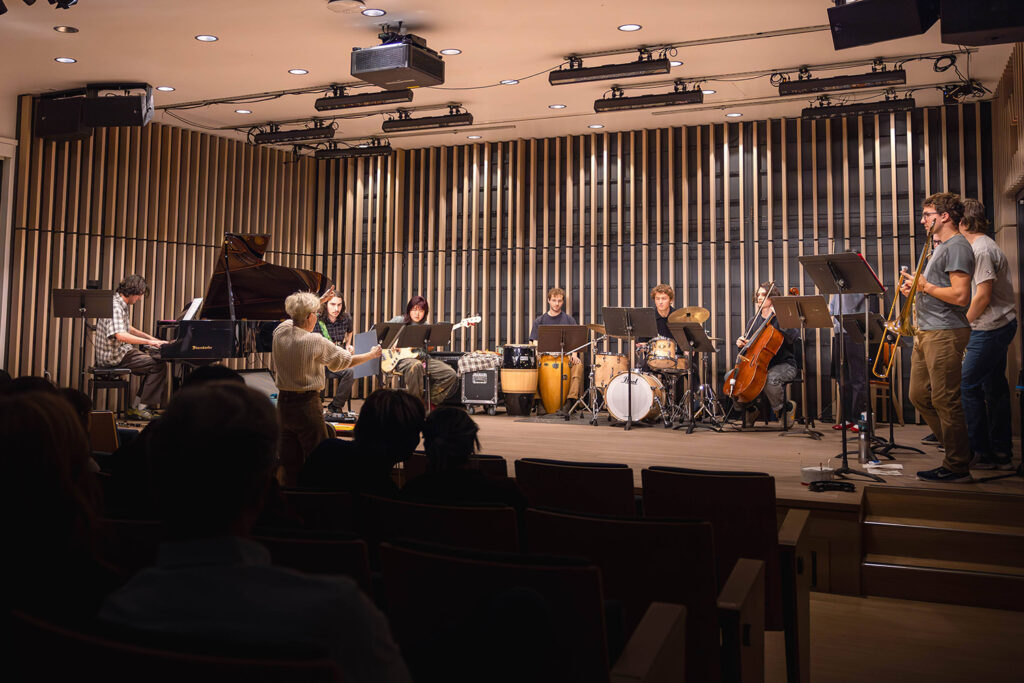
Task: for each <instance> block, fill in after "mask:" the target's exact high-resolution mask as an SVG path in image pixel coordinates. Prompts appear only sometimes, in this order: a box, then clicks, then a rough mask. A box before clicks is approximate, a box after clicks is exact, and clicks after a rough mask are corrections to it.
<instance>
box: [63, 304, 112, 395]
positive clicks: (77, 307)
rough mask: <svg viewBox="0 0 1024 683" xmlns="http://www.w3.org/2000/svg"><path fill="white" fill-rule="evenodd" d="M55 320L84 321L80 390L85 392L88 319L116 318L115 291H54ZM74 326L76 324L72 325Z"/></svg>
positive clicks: (79, 374) (79, 377)
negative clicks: (71, 319) (74, 319)
mask: <svg viewBox="0 0 1024 683" xmlns="http://www.w3.org/2000/svg"><path fill="white" fill-rule="evenodd" d="M51 299H52V301H51V306H50V307H51V308H52V309H53V317H54V318H78V319H80V320H81V321H82V343H81V346H80V347H79V348H80V351H81V355H80V356H79V358H80V359H81V362H82V367H81V370H80V371H79V373H78V390H79V391H82V392H84V391H85V368H86V367H87V363H86V362H85V330H86V328H87V327H88V326H89V325H88V323H87V322H86V319H87V318H113V317H114V291H113V290H112V289H54V290H52V292H51ZM72 325H74V323H72Z"/></svg>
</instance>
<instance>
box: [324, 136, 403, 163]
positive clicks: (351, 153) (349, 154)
mask: <svg viewBox="0 0 1024 683" xmlns="http://www.w3.org/2000/svg"><path fill="white" fill-rule="evenodd" d="M329 144H330V146H329V147H325V148H323V149H318V150H316V151H315V152H313V156H314V157H316V158H317V159H359V158H366V157H386V156H389V155H390V154H391V151H392V150H391V144H390V143H384V144H381V143H380V141H378V140H374V141H372V142H370V143H369V144H361V145H356V146H355V147H338V146H337V145H336V144H335V143H333V142H332V143H329Z"/></svg>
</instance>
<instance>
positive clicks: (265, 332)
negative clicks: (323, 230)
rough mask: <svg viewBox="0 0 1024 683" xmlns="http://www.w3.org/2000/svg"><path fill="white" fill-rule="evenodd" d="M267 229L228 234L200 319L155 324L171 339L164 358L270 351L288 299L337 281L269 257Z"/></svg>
mask: <svg viewBox="0 0 1024 683" xmlns="http://www.w3.org/2000/svg"><path fill="white" fill-rule="evenodd" d="M267 238H268V235H236V234H232V233H228V234H226V235H224V245H223V247H222V248H221V252H220V255H219V256H218V258H217V262H216V264H215V265H214V270H213V275H212V277H210V283H209V285H208V286H207V288H206V296H205V297H203V305H202V308H201V309H200V311H199V314H198V316H197V318H198V319H196V320H173V321H165V322H161V323H158V324H157V336H158V337H160V338H162V339H167V340H169V343H167V344H164V345H163V346H161V347H160V355H161V357H162V358H164V359H166V360H170V361H184V362H192V363H195V364H202V363H203V362H207V363H208V362H211V361H215V360H221V359H223V358H241V357H243V356H247V355H249V354H251V353H258V352H260V351H270V350H271V342H272V340H273V333H274V328H275V327H277V325H278V323H279V322H281V320H283V319H284V318H286V317H288V314H287V313H285V310H284V300H285V298H286V297H287V296H288V295H289V294H293V293H294V292H298V291H309V292H313V293H314V294H316V295H317V296H319V297H321V298H322V297H323V296H325V295H326V294H327V293H328V292H329V291H331V289H333V287H334V285H333V283H332V282H331V281H330V280H329V279H327V277H326V276H324V275H323V274H322V273H317V272H314V271H311V270H302V269H299V268H287V267H285V266H277V265H274V264H273V263H267V262H266V261H265V260H264V259H263V255H264V254H265V253H266V251H267V244H268V242H267Z"/></svg>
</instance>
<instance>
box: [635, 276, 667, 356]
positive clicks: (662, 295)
mask: <svg viewBox="0 0 1024 683" xmlns="http://www.w3.org/2000/svg"><path fill="white" fill-rule="evenodd" d="M651 299H653V300H654V321H655V322H656V323H658V336H660V337H667V338H669V339H672V332H671V331H670V330H669V329H668V316H669V314H671V313H672V311H674V310H676V309H675V307H674V306H672V303H673V302H674V301H675V299H676V295H675V292H673V291H672V288H671V287H669V286H668V285H666V284H664V283H662V284H660V285H654V287H652V288H651ZM650 340H651V338H650V337H638V338H637V341H639V342H648V341H650Z"/></svg>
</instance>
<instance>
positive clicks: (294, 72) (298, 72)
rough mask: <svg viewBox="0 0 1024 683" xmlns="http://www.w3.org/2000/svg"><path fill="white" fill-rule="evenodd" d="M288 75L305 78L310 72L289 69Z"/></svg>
mask: <svg viewBox="0 0 1024 683" xmlns="http://www.w3.org/2000/svg"><path fill="white" fill-rule="evenodd" d="M288 73H290V74H291V75H292V76H305V75H306V74H308V73H309V71H308V70H306V69H288Z"/></svg>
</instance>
